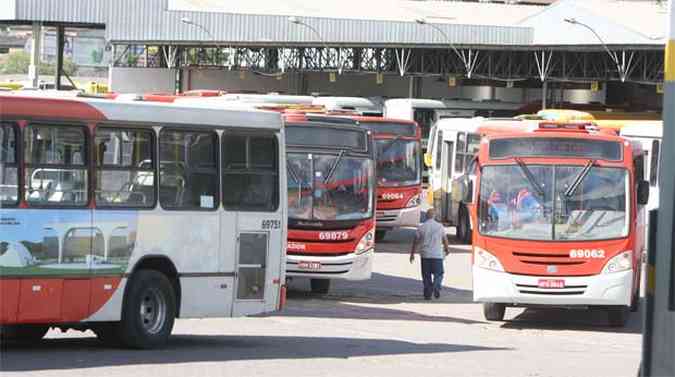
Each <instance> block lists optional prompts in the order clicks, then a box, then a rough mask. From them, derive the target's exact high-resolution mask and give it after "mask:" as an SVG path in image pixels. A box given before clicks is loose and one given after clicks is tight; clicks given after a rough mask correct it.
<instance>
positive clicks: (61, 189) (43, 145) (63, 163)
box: [24, 125, 88, 206]
mask: <svg viewBox="0 0 675 377" xmlns="http://www.w3.org/2000/svg"><path fill="white" fill-rule="evenodd" d="M86 144H87V143H86V133H85V129H84V127H75V126H57V125H29V126H28V127H27V128H26V130H25V133H24V145H25V151H24V156H25V157H24V158H25V162H26V171H25V182H26V183H25V189H26V192H25V197H26V201H27V202H28V204H29V205H33V206H84V205H86V204H87V201H88V193H87V189H88V184H87V153H86Z"/></svg>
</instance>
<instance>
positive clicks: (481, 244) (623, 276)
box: [472, 123, 649, 326]
mask: <svg viewBox="0 0 675 377" xmlns="http://www.w3.org/2000/svg"><path fill="white" fill-rule="evenodd" d="M588 126H590V124H588V125H584V124H578V123H573V124H562V123H540V124H539V126H538V127H537V128H535V129H533V130H523V131H514V132H512V133H500V134H488V135H486V136H485V137H483V139H482V140H481V145H480V149H479V153H478V165H479V167H478V169H477V177H476V186H477V190H476V197H477V205H476V207H475V208H474V209H473V214H472V216H473V217H474V223H475V224H477V227H476V228H475V229H474V232H473V294H474V300H475V301H477V302H482V303H483V311H484V315H485V317H486V319H488V320H496V321H499V320H502V319H503V318H504V314H505V309H506V307H510V306H514V307H516V306H517V307H528V306H553V307H565V308H589V307H601V308H603V309H605V310H606V311H607V313H608V319H609V322H610V324H611V325H613V326H623V325H624V324H625V322H626V319H627V317H628V312H629V311H630V310H631V309H632V310H636V309H637V303H638V298H639V282H640V266H641V258H642V255H643V251H644V250H645V246H646V245H645V237H644V226H645V214H644V205H645V204H646V203H647V201H648V198H649V184H648V183H647V182H646V181H645V180H644V169H643V167H644V153H643V151H642V148H641V146H640V144H638V143H633V142H629V141H627V140H626V139H623V138H621V137H619V136H616V135H610V134H607V133H602V132H594V131H592V130H591V128H592V127H588Z"/></svg>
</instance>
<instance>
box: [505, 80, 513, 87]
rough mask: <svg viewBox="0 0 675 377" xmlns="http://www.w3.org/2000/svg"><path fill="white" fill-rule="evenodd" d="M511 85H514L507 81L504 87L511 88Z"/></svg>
mask: <svg viewBox="0 0 675 377" xmlns="http://www.w3.org/2000/svg"><path fill="white" fill-rule="evenodd" d="M513 84H514V82H513V81H511V80H509V81H507V82H506V87H507V88H513Z"/></svg>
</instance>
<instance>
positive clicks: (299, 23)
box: [288, 16, 342, 74]
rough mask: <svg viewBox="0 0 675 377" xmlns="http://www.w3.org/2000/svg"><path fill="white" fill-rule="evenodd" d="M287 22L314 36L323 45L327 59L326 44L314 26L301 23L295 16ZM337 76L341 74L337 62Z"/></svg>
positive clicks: (339, 65)
mask: <svg viewBox="0 0 675 377" xmlns="http://www.w3.org/2000/svg"><path fill="white" fill-rule="evenodd" d="M288 22H290V23H292V24H295V25H300V26H304V27H306V28H307V29H309V30H310V31H311V32H312V33H313V34H314V35H316V37H317V38H318V39H319V42H321V45H323V48H324V49H325V50H326V58H328V52H329V48H328V44H326V40H325V39H323V37H322V36H321V33H319V31H318V30H317V29H316V28H315V27H314V26H312V25H310V24H308V23H306V22H304V21H302V20H301V19H299V18H298V17H295V16H291V17H288ZM338 74H342V64H340V62H339V61H338Z"/></svg>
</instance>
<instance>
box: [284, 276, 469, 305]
mask: <svg viewBox="0 0 675 377" xmlns="http://www.w3.org/2000/svg"><path fill="white" fill-rule="evenodd" d="M288 298H289V299H290V300H308V299H322V300H331V301H342V302H354V303H369V304H399V303H410V302H420V303H422V302H423V303H428V304H468V303H472V302H473V294H472V292H471V291H470V290H466V289H457V288H452V287H448V286H444V287H443V290H442V291H441V298H440V299H438V300H437V299H433V300H431V301H424V298H423V297H422V280H421V279H420V278H417V279H411V278H405V277H400V276H392V275H385V274H380V273H376V272H374V273H373V274H372V277H371V278H370V279H369V280H362V281H348V280H333V281H332V282H331V288H330V293H328V294H327V295H316V294H312V293H311V292H310V291H309V279H294V280H293V281H292V282H291V284H290V285H289V291H288Z"/></svg>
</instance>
